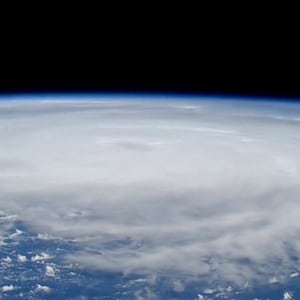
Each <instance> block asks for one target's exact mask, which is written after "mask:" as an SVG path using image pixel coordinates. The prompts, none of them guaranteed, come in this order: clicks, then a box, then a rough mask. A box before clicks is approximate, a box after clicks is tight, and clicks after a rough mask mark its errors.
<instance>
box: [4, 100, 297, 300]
mask: <svg viewBox="0 0 300 300" xmlns="http://www.w3.org/2000/svg"><path fill="white" fill-rule="evenodd" d="M72 97H73V98H72ZM0 145H1V147H0V278H1V283H0V284H1V286H0V299H2V298H3V299H16V298H24V299H137V300H142V299H198V300H200V299H201V300H208V299H245V300H247V299H249V300H250V299H251V300H252V299H261V300H262V299H275V300H276V299H278V300H279V299H284V300H291V299H297V297H299V295H300V285H299V283H300V282H299V273H300V264H299V258H300V242H299V241H300V240H299V236H300V223H299V222H298V220H299V217H300V198H299V195H300V155H299V153H300V102H291V101H278V100H276V101H271V100H270V99H249V98H244V99H242V98H241V99H238V98H232V99H230V98H229V97H225V96H224V97H200V96H199V97H196V96H195V97H187V96H178V97H175V96H174V95H165V96H157V97H154V96H152V97H147V95H141V96H139V95H135V96H132V95H118V96H113V95H110V96H107V95H106V96H105V95H102V96H101V95H92V96H91V95H86V96H84V95H81V96H74V95H73V96H72V95H70V96H57V95H56V96H55V95H46V96H42V95H41V96H34V97H33V96H32V97H31V96H30V95H27V96H24V97H23V98H22V96H18V97H15V98H14V97H10V98H3V99H1V98H0Z"/></svg>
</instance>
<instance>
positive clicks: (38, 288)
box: [35, 284, 51, 293]
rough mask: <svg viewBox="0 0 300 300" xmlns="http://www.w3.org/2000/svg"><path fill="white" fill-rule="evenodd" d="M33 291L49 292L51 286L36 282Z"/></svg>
mask: <svg viewBox="0 0 300 300" xmlns="http://www.w3.org/2000/svg"><path fill="white" fill-rule="evenodd" d="M35 291H36V292H43V293H50V292H51V288H50V287H48V286H46V285H40V284H37V286H36V289H35Z"/></svg>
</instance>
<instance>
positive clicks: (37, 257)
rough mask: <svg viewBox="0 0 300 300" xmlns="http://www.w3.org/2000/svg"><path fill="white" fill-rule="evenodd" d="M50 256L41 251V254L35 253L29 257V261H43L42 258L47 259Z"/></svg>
mask: <svg viewBox="0 0 300 300" xmlns="http://www.w3.org/2000/svg"><path fill="white" fill-rule="evenodd" d="M51 258H52V256H50V255H49V254H47V253H45V252H42V253H41V255H38V254H36V255H35V256H33V257H31V261H44V260H48V259H51Z"/></svg>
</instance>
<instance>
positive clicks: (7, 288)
mask: <svg viewBox="0 0 300 300" xmlns="http://www.w3.org/2000/svg"><path fill="white" fill-rule="evenodd" d="M14 289H15V287H14V286H13V285H12V284H10V285H4V286H3V287H2V288H1V290H2V292H3V293H6V292H12V291H13V290H14Z"/></svg>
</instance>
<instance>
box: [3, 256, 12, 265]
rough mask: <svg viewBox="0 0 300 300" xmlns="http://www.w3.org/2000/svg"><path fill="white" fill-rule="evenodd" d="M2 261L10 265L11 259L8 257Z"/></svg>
mask: <svg viewBox="0 0 300 300" xmlns="http://www.w3.org/2000/svg"><path fill="white" fill-rule="evenodd" d="M2 260H3V261H4V262H5V263H8V264H10V263H11V262H12V259H11V258H10V257H9V256H6V257H4V258H3V259H2Z"/></svg>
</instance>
